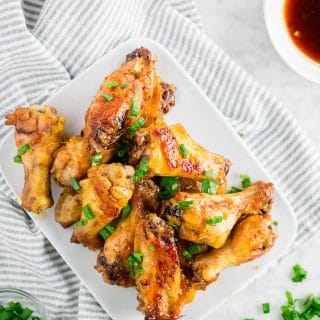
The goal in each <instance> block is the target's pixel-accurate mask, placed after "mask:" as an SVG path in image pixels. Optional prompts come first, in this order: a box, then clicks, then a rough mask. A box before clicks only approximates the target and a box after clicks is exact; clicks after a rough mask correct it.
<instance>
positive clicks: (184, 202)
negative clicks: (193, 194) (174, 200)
mask: <svg viewBox="0 0 320 320" xmlns="http://www.w3.org/2000/svg"><path fill="white" fill-rule="evenodd" d="M192 204H193V200H180V201H178V208H179V209H187V208H189V206H190V205H192Z"/></svg>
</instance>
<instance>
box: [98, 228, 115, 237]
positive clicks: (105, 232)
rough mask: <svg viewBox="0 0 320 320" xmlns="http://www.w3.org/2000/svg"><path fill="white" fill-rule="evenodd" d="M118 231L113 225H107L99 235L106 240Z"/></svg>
mask: <svg viewBox="0 0 320 320" xmlns="http://www.w3.org/2000/svg"><path fill="white" fill-rule="evenodd" d="M115 231H116V228H115V227H114V226H112V225H111V224H108V225H106V226H105V227H104V228H103V229H102V230H101V231H100V232H99V233H100V235H101V236H102V238H103V239H104V240H106V239H107V238H108V237H110V235H111V234H112V233H114V232H115Z"/></svg>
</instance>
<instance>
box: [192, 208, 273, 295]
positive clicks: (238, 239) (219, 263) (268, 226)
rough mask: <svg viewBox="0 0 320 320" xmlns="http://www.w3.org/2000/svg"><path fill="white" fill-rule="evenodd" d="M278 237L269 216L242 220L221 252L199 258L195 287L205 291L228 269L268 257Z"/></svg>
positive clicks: (195, 261)
mask: <svg viewBox="0 0 320 320" xmlns="http://www.w3.org/2000/svg"><path fill="white" fill-rule="evenodd" d="M276 238H277V231H276V229H275V227H274V225H273V221H272V219H271V216H270V215H269V214H264V215H253V216H248V217H246V218H245V219H243V220H242V221H240V222H239V223H238V224H237V225H236V227H235V230H234V231H233V233H232V235H231V237H230V238H229V239H228V241H227V242H226V244H225V245H224V246H223V247H222V248H220V249H214V250H212V251H211V252H210V253H206V254H203V255H200V256H198V257H197V258H196V259H195V260H194V262H193V272H194V279H193V280H194V286H195V287H196V288H197V289H203V290H204V289H205V288H206V286H207V285H208V284H210V283H212V282H213V281H215V280H216V279H217V278H218V276H219V274H220V272H221V271H222V270H224V269H225V268H227V267H230V266H236V265H239V264H241V263H244V262H247V261H250V260H253V259H256V258H258V257H259V256H261V255H262V254H265V253H266V252H267V251H268V250H269V249H270V248H272V246H273V245H274V242H275V240H276Z"/></svg>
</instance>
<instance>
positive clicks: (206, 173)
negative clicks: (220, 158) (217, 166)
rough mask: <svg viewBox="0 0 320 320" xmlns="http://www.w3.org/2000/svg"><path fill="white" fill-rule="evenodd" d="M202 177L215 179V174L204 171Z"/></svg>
mask: <svg viewBox="0 0 320 320" xmlns="http://www.w3.org/2000/svg"><path fill="white" fill-rule="evenodd" d="M204 175H205V176H206V177H207V178H209V179H215V178H216V177H217V174H216V173H215V172H210V171H205V172H204Z"/></svg>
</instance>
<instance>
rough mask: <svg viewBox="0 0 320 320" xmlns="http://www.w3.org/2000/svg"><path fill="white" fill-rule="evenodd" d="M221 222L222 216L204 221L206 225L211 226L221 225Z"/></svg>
mask: <svg viewBox="0 0 320 320" xmlns="http://www.w3.org/2000/svg"><path fill="white" fill-rule="evenodd" d="M222 221H223V217H222V216H217V217H215V218H209V219H207V220H206V224H211V225H212V226H215V225H216V224H218V223H221V222H222Z"/></svg>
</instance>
